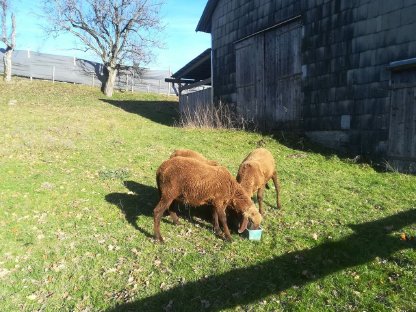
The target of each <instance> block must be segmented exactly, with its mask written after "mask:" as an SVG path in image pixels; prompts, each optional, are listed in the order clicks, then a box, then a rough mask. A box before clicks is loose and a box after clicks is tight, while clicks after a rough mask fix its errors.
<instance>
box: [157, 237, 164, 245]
mask: <svg viewBox="0 0 416 312" xmlns="http://www.w3.org/2000/svg"><path fill="white" fill-rule="evenodd" d="M155 243H160V244H164V243H165V241H164V240H163V238H162V236H158V237H155Z"/></svg>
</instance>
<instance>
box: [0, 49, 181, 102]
mask: <svg viewBox="0 0 416 312" xmlns="http://www.w3.org/2000/svg"><path fill="white" fill-rule="evenodd" d="M3 55H4V51H3V50H1V49H0V60H3ZM0 72H1V73H2V72H3V66H0ZM12 75H16V76H22V77H29V78H35V79H45V80H51V81H63V82H72V83H80V84H85V85H91V86H97V87H100V86H101V84H102V83H103V80H104V76H103V64H100V63H96V62H92V61H88V60H83V59H77V58H75V57H67V56H60V55H52V54H45V53H37V52H33V51H23V50H15V51H14V52H13V58H12ZM170 75H171V73H170V71H169V70H151V69H143V70H142V71H141V73H140V76H138V74H137V73H134V72H133V71H131V70H123V71H120V72H119V73H118V76H117V79H116V86H115V87H116V88H117V89H122V90H128V91H142V92H152V93H164V94H168V95H169V94H174V91H173V89H172V86H171V84H170V83H167V82H165V78H166V77H170Z"/></svg>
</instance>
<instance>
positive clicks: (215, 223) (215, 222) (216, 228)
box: [212, 207, 221, 235]
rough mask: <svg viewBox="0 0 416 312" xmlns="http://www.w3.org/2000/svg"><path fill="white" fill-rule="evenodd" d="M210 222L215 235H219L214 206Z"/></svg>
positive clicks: (219, 230)
mask: <svg viewBox="0 0 416 312" xmlns="http://www.w3.org/2000/svg"><path fill="white" fill-rule="evenodd" d="M212 223H213V225H214V232H215V234H217V235H221V229H220V225H219V223H218V213H217V211H216V210H215V207H213V208H212Z"/></svg>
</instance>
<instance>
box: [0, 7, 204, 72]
mask: <svg viewBox="0 0 416 312" xmlns="http://www.w3.org/2000/svg"><path fill="white" fill-rule="evenodd" d="M165 1H166V3H165V5H164V6H163V9H162V14H161V18H162V22H163V23H164V24H165V25H166V28H165V30H164V32H163V33H162V34H161V37H162V40H163V42H164V48H163V49H158V50H155V51H153V52H154V54H155V56H156V57H155V60H154V61H153V62H152V63H150V64H149V65H147V67H149V68H151V69H164V70H168V69H170V70H171V72H172V73H174V72H176V71H177V70H179V69H180V68H182V67H183V66H184V65H186V64H187V63H188V62H189V61H191V60H192V59H193V58H195V57H196V56H198V55H199V54H200V53H202V52H203V51H205V50H206V49H207V48H209V47H210V46H211V36H210V34H206V33H203V32H195V28H196V26H197V24H198V21H199V18H200V17H201V15H202V12H203V10H204V8H205V5H206V3H207V0H165ZM11 3H12V10H13V11H14V12H15V15H16V49H17V50H31V51H34V52H41V53H50V54H58V55H65V56H75V57H77V58H84V59H88V60H92V61H99V59H98V58H97V57H96V56H95V55H93V54H91V53H84V52H82V51H79V50H75V49H73V48H74V47H76V46H77V43H76V40H75V39H74V38H73V37H72V36H70V35H65V36H60V37H58V38H53V37H50V36H48V35H47V33H45V31H44V29H43V27H42V24H44V23H45V20H44V19H42V18H40V14H41V9H40V1H33V0H11ZM34 3H35V4H34ZM0 47H1V48H3V46H0ZM78 47H79V45H78Z"/></svg>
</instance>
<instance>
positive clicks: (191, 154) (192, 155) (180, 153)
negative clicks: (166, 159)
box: [170, 149, 218, 166]
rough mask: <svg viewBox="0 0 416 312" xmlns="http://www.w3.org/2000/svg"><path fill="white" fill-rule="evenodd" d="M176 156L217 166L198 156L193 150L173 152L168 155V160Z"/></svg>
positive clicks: (215, 163)
mask: <svg viewBox="0 0 416 312" xmlns="http://www.w3.org/2000/svg"><path fill="white" fill-rule="evenodd" d="M176 156H182V157H188V158H193V159H197V160H200V161H203V162H206V163H207V164H208V165H211V166H218V163H217V162H216V161H213V160H209V159H206V158H205V157H204V156H203V155H202V154H200V153H198V152H195V151H193V150H190V149H177V150H174V151H173V153H172V154H171V155H170V158H173V157H176Z"/></svg>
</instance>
